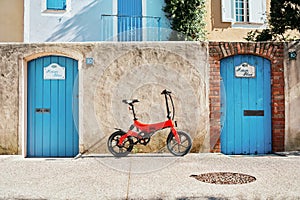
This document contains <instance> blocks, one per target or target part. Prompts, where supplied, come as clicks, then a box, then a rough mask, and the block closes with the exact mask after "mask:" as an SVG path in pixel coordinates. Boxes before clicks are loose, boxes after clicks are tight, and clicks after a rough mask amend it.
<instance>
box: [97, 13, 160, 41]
mask: <svg viewBox="0 0 300 200" xmlns="http://www.w3.org/2000/svg"><path fill="white" fill-rule="evenodd" d="M101 40H103V41H160V40H161V17H153V16H127V15H106V14H103V15H101Z"/></svg>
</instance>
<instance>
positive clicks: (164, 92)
mask: <svg viewBox="0 0 300 200" xmlns="http://www.w3.org/2000/svg"><path fill="white" fill-rule="evenodd" d="M171 93H172V92H171V91H168V90H166V89H165V90H163V91H162V92H161V94H171Z"/></svg>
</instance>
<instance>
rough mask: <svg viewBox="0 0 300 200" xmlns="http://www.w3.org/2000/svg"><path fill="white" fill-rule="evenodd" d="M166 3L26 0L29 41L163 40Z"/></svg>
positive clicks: (149, 0)
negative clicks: (163, 9) (164, 7)
mask: <svg viewBox="0 0 300 200" xmlns="http://www.w3.org/2000/svg"><path fill="white" fill-rule="evenodd" d="M163 5H164V0H147V1H146V0H112V1H98V0H97V1H95V0H87V1H72V0H38V1H34V2H33V1H30V0H25V15H24V16H25V17H24V22H25V30H24V38H25V42H88V41H159V40H166V38H167V35H168V34H169V33H170V30H169V22H168V20H167V19H166V18H165V14H164V12H163V11H162V6H163Z"/></svg>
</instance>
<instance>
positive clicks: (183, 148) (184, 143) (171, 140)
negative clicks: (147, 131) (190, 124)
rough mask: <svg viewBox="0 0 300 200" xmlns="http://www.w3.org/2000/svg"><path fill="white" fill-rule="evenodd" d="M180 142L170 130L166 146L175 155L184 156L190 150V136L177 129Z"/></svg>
mask: <svg viewBox="0 0 300 200" xmlns="http://www.w3.org/2000/svg"><path fill="white" fill-rule="evenodd" d="M177 134H178V137H179V140H180V144H179V143H178V142H177V140H176V139H175V137H174V134H173V133H172V132H170V134H169V136H168V138H167V148H168V150H169V151H170V152H171V153H172V154H173V155H175V156H184V155H186V154H187V153H189V152H190V150H191V148H192V138H191V136H190V135H189V134H188V133H186V132H184V131H177Z"/></svg>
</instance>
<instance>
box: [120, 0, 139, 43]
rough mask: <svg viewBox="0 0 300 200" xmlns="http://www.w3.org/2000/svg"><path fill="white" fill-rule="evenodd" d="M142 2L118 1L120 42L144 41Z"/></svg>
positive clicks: (131, 0)
mask: <svg viewBox="0 0 300 200" xmlns="http://www.w3.org/2000/svg"><path fill="white" fill-rule="evenodd" d="M141 28H142V0H118V40H119V41H141V40H142V29H141Z"/></svg>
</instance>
